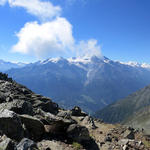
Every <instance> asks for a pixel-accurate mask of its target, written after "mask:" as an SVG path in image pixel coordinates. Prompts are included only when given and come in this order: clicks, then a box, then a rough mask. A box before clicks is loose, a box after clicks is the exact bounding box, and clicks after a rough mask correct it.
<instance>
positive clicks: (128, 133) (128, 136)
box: [123, 130, 135, 139]
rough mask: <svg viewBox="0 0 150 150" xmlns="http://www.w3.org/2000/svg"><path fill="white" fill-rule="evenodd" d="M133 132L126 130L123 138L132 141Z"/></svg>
mask: <svg viewBox="0 0 150 150" xmlns="http://www.w3.org/2000/svg"><path fill="white" fill-rule="evenodd" d="M134 134H135V133H134V131H133V130H126V131H125V132H124V134H123V136H124V138H128V139H134V138H135V136H134Z"/></svg>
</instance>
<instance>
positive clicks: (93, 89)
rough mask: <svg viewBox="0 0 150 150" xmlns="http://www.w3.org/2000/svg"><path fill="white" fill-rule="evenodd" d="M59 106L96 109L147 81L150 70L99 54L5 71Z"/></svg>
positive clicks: (87, 110)
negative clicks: (99, 56) (97, 55)
mask: <svg viewBox="0 0 150 150" xmlns="http://www.w3.org/2000/svg"><path fill="white" fill-rule="evenodd" d="M6 73H7V74H8V75H9V76H10V77H13V78H14V79H15V80H16V81H17V82H19V83H21V84H24V85H26V86H27V87H28V88H30V89H31V90H33V91H35V92H37V93H40V94H43V95H45V96H48V97H51V98H52V99H54V100H55V101H56V102H57V103H59V104H60V105H61V106H62V107H65V108H71V107H72V106H73V105H79V106H80V107H81V108H82V109H83V110H84V111H86V112H90V113H91V112H95V111H96V110H99V109H101V108H103V107H105V106H106V105H108V104H110V103H112V102H114V101H116V100H118V99H121V98H123V97H125V96H127V95H128V94H130V93H132V92H135V91H136V90H138V89H140V88H142V87H144V86H146V85H147V84H150V70H149V69H146V68H142V67H133V66H129V65H124V64H121V63H119V62H116V61H112V60H110V59H108V58H107V57H103V58H98V57H96V56H94V57H88V58H70V59H68V60H67V59H64V58H50V59H47V60H45V61H38V62H35V63H31V64H27V65H26V66H25V67H23V68H18V69H11V70H9V71H7V72H6Z"/></svg>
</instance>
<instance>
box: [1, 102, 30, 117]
mask: <svg viewBox="0 0 150 150" xmlns="http://www.w3.org/2000/svg"><path fill="white" fill-rule="evenodd" d="M0 109H8V110H11V111H14V112H15V113H17V114H29V115H33V107H32V105H31V103H30V102H27V101H24V100H13V101H11V102H8V103H2V104H0Z"/></svg>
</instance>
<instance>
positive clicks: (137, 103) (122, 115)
mask: <svg viewBox="0 0 150 150" xmlns="http://www.w3.org/2000/svg"><path fill="white" fill-rule="evenodd" d="M96 116H97V117H99V118H102V119H103V120H104V121H105V122H109V123H123V124H126V125H130V126H133V127H134V128H139V129H142V128H143V129H144V132H145V133H146V134H150V118H149V116H150V86H146V87H145V88H143V89H141V90H139V91H137V92H135V93H133V94H131V95H129V96H128V97H126V98H125V99H123V100H120V101H118V102H116V103H113V104H111V105H109V106H107V107H106V108H104V109H102V110H100V111H98V112H97V113H96Z"/></svg>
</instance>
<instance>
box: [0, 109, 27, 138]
mask: <svg viewBox="0 0 150 150" xmlns="http://www.w3.org/2000/svg"><path fill="white" fill-rule="evenodd" d="M0 130H1V131H2V133H3V134H6V135H7V136H8V137H10V138H12V139H15V140H19V139H21V138H23V133H24V130H23V127H22V124H21V120H20V118H19V117H18V116H17V114H16V113H14V112H12V111H9V110H7V109H5V110H1V111H0Z"/></svg>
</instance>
